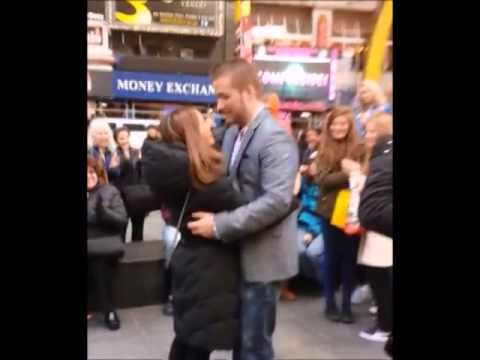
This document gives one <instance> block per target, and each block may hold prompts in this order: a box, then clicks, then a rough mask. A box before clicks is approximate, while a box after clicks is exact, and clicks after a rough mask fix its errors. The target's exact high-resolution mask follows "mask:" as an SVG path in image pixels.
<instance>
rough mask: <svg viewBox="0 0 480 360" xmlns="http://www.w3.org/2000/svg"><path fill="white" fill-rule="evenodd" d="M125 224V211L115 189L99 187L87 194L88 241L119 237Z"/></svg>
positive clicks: (112, 187)
mask: <svg viewBox="0 0 480 360" xmlns="http://www.w3.org/2000/svg"><path fill="white" fill-rule="evenodd" d="M126 224H127V211H126V210H125V206H124V205H123V201H122V197H121V196H120V192H119V191H118V190H117V188H115V187H114V186H112V185H99V186H97V187H96V188H94V189H93V190H92V191H90V192H88V198H87V237H88V239H94V238H99V237H107V236H114V235H120V233H121V232H122V231H123V228H124V226H125V225H126Z"/></svg>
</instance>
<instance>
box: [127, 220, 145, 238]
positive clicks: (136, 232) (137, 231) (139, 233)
mask: <svg viewBox="0 0 480 360" xmlns="http://www.w3.org/2000/svg"><path fill="white" fill-rule="evenodd" d="M145 216H146V215H145V214H144V215H140V216H133V217H131V218H130V220H131V221H132V241H143V226H144V223H145ZM127 228H128V223H127V225H125V229H124V230H123V241H124V242H125V241H126V237H127Z"/></svg>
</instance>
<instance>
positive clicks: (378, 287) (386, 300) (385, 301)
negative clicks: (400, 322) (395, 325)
mask: <svg viewBox="0 0 480 360" xmlns="http://www.w3.org/2000/svg"><path fill="white" fill-rule="evenodd" d="M366 271H367V279H368V282H369V285H370V288H371V289H372V293H373V298H374V299H375V302H376V304H377V306H378V313H377V325H378V327H379V328H380V330H382V331H385V332H390V331H392V318H393V316H392V310H393V309H392V305H393V299H392V291H393V287H392V281H391V279H392V278H391V276H390V275H391V274H390V272H391V268H380V267H370V266H368V267H367V268H366Z"/></svg>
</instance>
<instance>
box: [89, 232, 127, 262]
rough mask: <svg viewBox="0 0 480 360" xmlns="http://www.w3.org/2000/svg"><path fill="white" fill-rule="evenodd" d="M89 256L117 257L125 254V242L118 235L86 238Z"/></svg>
mask: <svg viewBox="0 0 480 360" xmlns="http://www.w3.org/2000/svg"><path fill="white" fill-rule="evenodd" d="M87 254H88V256H89V257H97V256H98V257H113V258H119V257H122V256H123V254H125V244H124V243H123V241H122V238H121V237H120V236H118V235H117V236H105V237H97V238H93V239H88V240H87Z"/></svg>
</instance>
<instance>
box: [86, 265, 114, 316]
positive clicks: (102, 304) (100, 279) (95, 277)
mask: <svg viewBox="0 0 480 360" xmlns="http://www.w3.org/2000/svg"><path fill="white" fill-rule="evenodd" d="M116 264H117V260H116V259H109V258H104V257H96V258H90V259H88V274H89V280H90V281H91V285H92V286H91V287H92V290H93V292H94V294H95V295H96V296H97V300H98V304H99V308H100V310H101V311H102V312H103V313H104V314H106V313H108V312H110V311H113V310H115V306H114V304H113V291H112V284H113V276H114V270H115V266H116Z"/></svg>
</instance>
